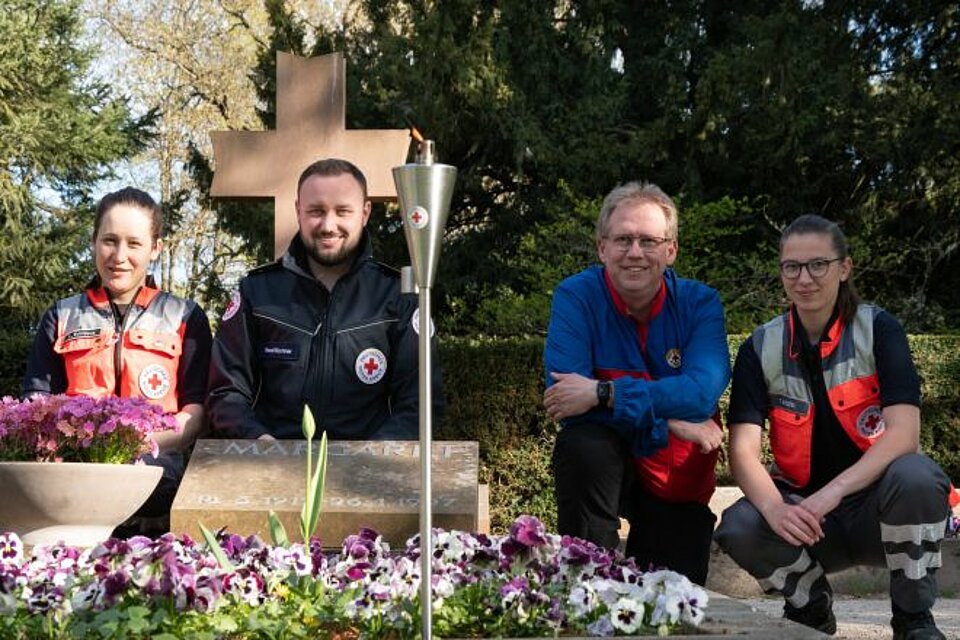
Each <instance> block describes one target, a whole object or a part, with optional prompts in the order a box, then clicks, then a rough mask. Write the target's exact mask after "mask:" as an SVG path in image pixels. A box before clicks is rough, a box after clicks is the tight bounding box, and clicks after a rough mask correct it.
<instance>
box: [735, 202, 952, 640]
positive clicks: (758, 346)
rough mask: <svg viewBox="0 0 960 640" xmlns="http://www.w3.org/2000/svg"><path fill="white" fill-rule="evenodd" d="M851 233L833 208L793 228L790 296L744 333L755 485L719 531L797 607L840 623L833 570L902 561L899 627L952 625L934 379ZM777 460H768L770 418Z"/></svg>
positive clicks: (787, 272) (894, 581)
mask: <svg viewBox="0 0 960 640" xmlns="http://www.w3.org/2000/svg"><path fill="white" fill-rule="evenodd" d="M852 276H853V261H852V259H851V258H850V255H849V247H848V243H847V239H846V237H845V236H844V234H843V232H842V231H841V230H840V228H839V227H838V226H837V225H836V223H833V222H830V221H828V220H826V219H824V218H822V217H820V216H816V215H805V216H801V217H799V218H797V219H796V220H794V221H793V223H792V224H790V225H789V226H788V227H787V228H786V229H785V230H784V232H783V235H782V236H781V239H780V277H781V281H782V283H783V288H784V290H785V291H786V294H787V297H788V298H789V300H790V306H789V309H788V310H787V311H786V313H784V314H783V315H781V316H779V317H777V318H774V319H773V320H771V321H770V322H768V323H766V324H765V325H763V326H762V327H760V328H758V329H757V330H755V331H754V332H753V334H752V335H751V336H750V338H748V339H747V340H746V341H745V342H744V343H743V344H742V345H741V347H740V351H739V353H738V354H737V359H736V364H735V366H734V373H733V388H732V393H731V399H730V413H729V419H728V423H729V424H730V467H731V471H732V472H733V475H734V477H735V479H736V481H737V483H738V484H739V485H740V487H741V488H742V489H743V492H744V496H745V497H744V498H743V499H741V500H740V501H739V502H737V503H736V504H734V505H733V506H732V507H730V508H729V509H727V510H726V511H725V512H724V514H723V518H722V521H721V523H720V526H719V528H718V529H717V532H716V540H717V542H718V543H719V544H720V546H721V547H722V548H723V549H724V550H725V551H726V552H727V553H728V554H729V555H730V556H731V557H732V558H733V559H734V560H735V561H736V562H737V563H738V564H740V565H741V566H742V567H743V568H744V569H746V570H747V571H748V572H750V574H751V575H753V576H754V577H755V578H757V579H758V580H759V582H760V584H761V586H762V587H763V588H764V590H766V591H767V592H771V593H772V592H777V593H780V594H781V595H783V596H784V598H785V604H784V617H786V618H788V619H790V620H793V621H796V622H799V623H801V624H805V625H807V626H810V627H813V628H815V629H818V630H819V631H822V632H825V633H828V634H833V633H835V632H836V628H837V625H836V618H835V617H834V615H833V608H832V601H833V596H832V592H831V589H830V584H829V582H828V581H827V577H826V574H828V573H831V572H834V571H839V570H841V569H845V568H848V567H851V566H855V565H879V566H884V565H885V566H887V567H888V568H889V570H890V596H891V600H892V609H893V619H892V621H891V624H892V626H893V631H894V636H893V637H894V638H895V639H901V638H902V639H908V638H909V639H912V640H920V639H926V638H936V639H940V638H943V637H944V636H943V634H942V633H941V632H940V631H939V630H938V629H937V627H936V625H935V624H934V620H933V616H932V615H931V613H930V608H931V607H932V606H933V603H934V600H935V599H936V595H937V586H936V579H935V569H936V568H937V567H939V566H940V541H941V539H942V538H943V536H944V531H945V528H946V524H947V518H948V515H949V512H950V508H949V506H948V496H953V497H956V496H955V494H954V493H953V492H952V489H951V487H950V483H949V481H948V479H947V477H946V475H945V474H944V473H943V471H942V470H941V469H940V468H939V467H938V466H937V465H936V463H934V462H933V461H932V460H930V459H929V458H927V457H926V456H924V455H922V454H920V453H918V451H919V436H920V382H919V378H918V376H917V371H916V368H915V367H914V364H913V360H912V358H911V356H910V349H909V346H908V344H907V339H906V335H905V334H904V331H903V329H902V328H901V326H900V324H899V323H898V322H897V320H896V319H895V318H894V317H893V316H891V315H890V314H889V313H887V312H886V311H884V310H883V309H880V308H879V307H876V306H873V305H869V304H864V303H862V302H861V301H860V299H859V297H858V296H857V293H856V290H855V289H854V286H853V281H852ZM765 421H766V422H767V423H768V425H769V437H770V449H771V453H772V455H773V464H772V465H771V467H770V470H769V472H768V470H767V469H766V468H765V467H764V466H763V464H762V463H761V439H762V431H763V425H764V422H765Z"/></svg>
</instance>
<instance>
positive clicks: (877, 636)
mask: <svg viewBox="0 0 960 640" xmlns="http://www.w3.org/2000/svg"><path fill="white" fill-rule="evenodd" d="M742 602H744V603H746V604H749V605H750V606H751V607H753V608H754V609H756V610H757V611H760V612H762V613H765V614H767V615H770V616H774V617H777V618H779V617H780V615H781V614H782V613H783V601H782V600H779V599H776V600H775V599H773V598H751V599H748V600H743V601H742ZM833 612H834V613H835V614H836V616H837V635H836V636H835V637H836V638H850V639H856V640H866V639H869V640H881V639H883V640H889V638H890V636H891V631H890V601H889V600H887V599H874V598H841V597H839V596H838V597H837V600H835V601H834V603H833ZM933 616H934V618H936V620H937V626H938V627H939V628H940V630H941V631H942V632H943V633H944V635H946V636H947V638H948V639H949V640H960V598H941V599H940V600H937V605H936V606H935V607H934V609H933Z"/></svg>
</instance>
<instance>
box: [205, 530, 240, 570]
mask: <svg viewBox="0 0 960 640" xmlns="http://www.w3.org/2000/svg"><path fill="white" fill-rule="evenodd" d="M197 524H198V525H199V526H200V533H201V534H203V539H204V540H206V541H207V546H208V547H210V553H212V554H213V557H214V558H216V559H217V564H219V565H220V568H221V569H225V570H226V571H233V570H234V567H233V563H232V562H230V559H229V558H227V554H226V552H225V551H224V550H223V547H221V546H220V543H219V542H217V537H216V536H215V535H213V534H212V533H210V530H209V529H207V528H206V527H205V526H203V523H202V522H198V523H197Z"/></svg>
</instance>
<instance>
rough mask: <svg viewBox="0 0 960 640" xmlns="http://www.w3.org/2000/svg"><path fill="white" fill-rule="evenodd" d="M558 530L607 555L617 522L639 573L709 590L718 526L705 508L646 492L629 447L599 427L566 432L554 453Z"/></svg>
mask: <svg viewBox="0 0 960 640" xmlns="http://www.w3.org/2000/svg"><path fill="white" fill-rule="evenodd" d="M553 476H554V490H555V494H556V499H557V528H558V532H559V533H560V534H561V535H570V536H576V537H578V538H583V539H584V540H589V541H591V542H593V543H595V544H598V545H600V546H602V547H605V548H607V549H616V548H617V546H618V545H619V544H620V537H619V535H618V533H617V530H618V529H619V527H620V516H621V515H622V516H624V517H625V518H626V519H627V520H628V521H629V522H630V534H629V536H628V538H627V546H626V554H627V555H628V556H632V557H634V558H635V560H636V561H637V566H638V567H639V568H640V569H643V570H647V569H650V568H661V567H666V568H669V569H672V570H674V571H677V572H679V573H683V574H684V575H686V576H687V577H688V578H690V580H692V581H694V582H696V583H698V584H704V583H705V582H706V579H707V569H708V567H709V562H710V541H711V538H712V534H713V524H714V522H715V520H716V518H715V516H714V515H713V513H712V512H711V511H710V509H709V508H708V507H707V506H706V505H702V504H699V503H668V502H664V501H662V500H659V499H657V498H654V497H653V496H650V495H648V494H646V493H645V492H644V491H642V490H641V489H640V487H639V485H638V483H637V482H636V480H635V471H634V466H633V460H632V458H631V456H630V454H629V451H628V447H627V444H626V443H625V442H624V441H623V440H622V439H621V438H620V437H619V436H618V435H617V434H616V433H615V432H614V431H613V430H611V429H608V428H607V427H604V426H601V425H595V424H578V425H575V426H571V427H564V428H562V429H561V430H560V433H559V434H557V441H556V445H555V446H554V449H553Z"/></svg>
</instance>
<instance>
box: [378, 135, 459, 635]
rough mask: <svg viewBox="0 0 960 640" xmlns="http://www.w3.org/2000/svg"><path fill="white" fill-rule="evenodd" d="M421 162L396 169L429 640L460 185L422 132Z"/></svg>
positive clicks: (423, 608) (452, 169)
mask: <svg viewBox="0 0 960 640" xmlns="http://www.w3.org/2000/svg"><path fill="white" fill-rule="evenodd" d="M412 133H413V135H414V138H415V139H417V140H418V142H419V146H418V149H417V156H416V162H414V163H412V164H411V163H408V164H405V165H403V166H402V167H394V168H393V181H394V182H395V183H396V185H397V196H398V199H399V201H400V213H401V215H402V216H403V235H404V236H405V237H406V240H407V249H408V250H409V252H410V260H411V262H412V263H413V275H414V278H415V280H416V284H417V286H418V287H419V289H420V294H419V295H420V311H419V315H420V323H419V324H420V343H419V368H420V609H421V612H422V615H423V635H422V637H423V639H424V640H429V639H430V638H431V637H432V631H431V625H432V618H433V615H432V611H433V599H432V595H431V585H432V582H433V579H432V578H433V571H432V567H431V560H432V557H433V552H432V550H433V538H432V529H433V522H432V515H431V508H432V506H433V487H432V474H431V471H430V465H431V462H432V460H431V453H432V451H433V443H432V434H433V392H432V383H431V377H432V376H431V363H430V358H431V353H430V337H431V336H430V333H431V329H432V326H433V325H432V322H431V312H430V289H431V288H432V287H433V283H434V280H435V279H436V275H437V263H438V262H439V261H440V247H441V244H442V242H443V229H444V227H445V226H446V224H447V215H448V214H449V212H450V198H451V196H452V195H453V186H454V183H455V182H456V179H457V168H456V167H452V166H450V165H446V164H438V163H435V162H434V159H433V154H434V146H433V141H432V140H424V139H423V138H422V137H421V136H420V135H419V133H418V132H417V131H416V129H413V131H412Z"/></svg>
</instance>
